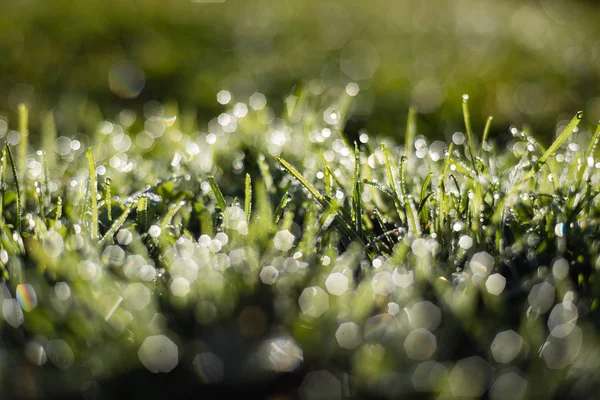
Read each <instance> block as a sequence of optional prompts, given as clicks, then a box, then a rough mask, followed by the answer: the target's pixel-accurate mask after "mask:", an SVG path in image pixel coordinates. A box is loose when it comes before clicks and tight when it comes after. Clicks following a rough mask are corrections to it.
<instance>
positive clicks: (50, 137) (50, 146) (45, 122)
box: [42, 111, 56, 171]
mask: <svg viewBox="0 0 600 400" xmlns="http://www.w3.org/2000/svg"><path fill="white" fill-rule="evenodd" d="M55 142H56V122H55V121H54V113H53V112H52V111H48V112H46V113H45V114H44V116H43V119H42V150H43V151H44V154H45V156H46V162H47V163H48V168H49V169H50V170H51V171H54V169H55V168H56V152H55V151H54V143H55Z"/></svg>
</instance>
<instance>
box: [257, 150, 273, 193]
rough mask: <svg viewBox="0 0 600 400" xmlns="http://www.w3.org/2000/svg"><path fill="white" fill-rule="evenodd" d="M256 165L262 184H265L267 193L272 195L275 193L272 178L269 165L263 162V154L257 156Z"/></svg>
mask: <svg viewBox="0 0 600 400" xmlns="http://www.w3.org/2000/svg"><path fill="white" fill-rule="evenodd" d="M256 163H257V164H258V169H259V171H260V175H261V176H262V178H263V182H264V183H265V187H266V188H267V192H268V193H273V192H274V191H275V187H274V186H273V176H272V175H271V171H270V170H269V165H268V164H267V162H266V161H265V156H264V154H259V155H258V158H257V159H256Z"/></svg>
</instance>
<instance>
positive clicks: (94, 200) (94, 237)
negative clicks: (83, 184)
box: [87, 147, 98, 241]
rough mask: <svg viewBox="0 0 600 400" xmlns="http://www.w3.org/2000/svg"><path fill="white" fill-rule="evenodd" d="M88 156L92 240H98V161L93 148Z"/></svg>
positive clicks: (89, 150) (88, 152)
mask: <svg viewBox="0 0 600 400" xmlns="http://www.w3.org/2000/svg"><path fill="white" fill-rule="evenodd" d="M87 158H88V161H89V166H90V185H91V194H90V196H91V203H92V204H91V207H92V230H91V236H92V240H93V241H96V240H98V184H97V182H96V161H95V160H94V155H93V154H92V148H91V147H90V148H89V149H88V151H87Z"/></svg>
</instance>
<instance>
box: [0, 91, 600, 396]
mask: <svg viewBox="0 0 600 400" xmlns="http://www.w3.org/2000/svg"><path fill="white" fill-rule="evenodd" d="M297 94H298V93H297ZM297 97H298V98H300V99H302V102H301V104H299V103H296V104H295V106H294V107H293V110H291V111H292V112H289V113H288V112H287V111H284V112H283V114H281V115H280V116H277V117H275V118H272V117H270V115H271V113H272V110H271V111H270V105H267V107H266V108H263V107H257V109H254V108H252V107H248V113H247V114H245V115H243V116H239V114H238V115H236V114H235V113H234V110H233V107H232V108H231V109H228V110H226V115H227V118H224V117H221V118H220V120H219V121H220V122H219V123H217V120H216V119H215V120H214V121H213V122H214V123H211V124H209V128H208V131H207V132H202V131H199V130H186V129H184V128H182V127H181V125H180V121H179V119H178V118H179V116H178V115H176V116H175V118H172V117H171V115H169V116H168V117H169V118H167V117H165V115H164V114H161V111H160V110H159V111H155V114H153V115H146V116H145V118H146V121H143V122H145V123H146V124H145V126H146V129H151V130H150V131H149V133H148V135H147V136H140V135H137V134H135V130H133V129H134V128H135V127H134V126H130V125H127V124H123V123H122V122H119V121H123V119H122V118H119V117H117V118H115V119H114V120H112V119H107V120H101V121H97V125H98V126H97V129H95V131H94V134H93V136H92V137H90V138H89V143H93V144H94V145H93V147H87V146H86V145H84V144H82V143H81V142H79V140H78V139H74V138H68V137H66V136H61V133H60V132H54V128H53V127H52V119H51V118H49V117H48V116H45V117H44V121H45V124H46V126H45V128H44V130H45V132H49V134H52V135H56V136H57V139H56V143H58V144H57V149H58V150H60V153H58V154H56V153H55V154H48V151H49V148H50V147H49V146H48V145H47V144H46V145H45V146H44V151H45V153H44V152H39V153H26V154H25V155H23V153H22V152H23V151H26V150H23V147H24V146H26V145H25V144H24V143H22V142H21V143H19V144H18V145H17V147H18V151H19V154H20V156H23V157H25V159H24V160H22V161H21V164H20V166H18V165H17V163H16V162H15V160H14V159H13V157H12V150H11V147H13V146H11V145H9V144H6V145H5V147H4V149H5V151H4V152H3V160H2V164H1V165H2V166H3V167H2V174H1V176H2V182H1V183H2V184H1V187H0V189H1V190H2V192H1V194H2V204H1V205H2V209H1V210H2V211H1V216H0V230H1V237H0V268H1V270H2V273H3V276H4V282H3V283H2V284H0V295H1V296H2V297H3V298H2V300H3V301H2V315H3V319H2V324H3V328H2V332H3V338H4V340H5V342H10V343H16V345H15V346H13V347H12V348H11V349H12V350H10V351H11V357H14V358H13V359H14V362H15V363H16V364H17V365H18V366H21V367H24V366H28V368H29V367H33V368H36V369H39V370H40V371H42V372H40V374H41V375H37V376H38V377H40V376H43V377H44V378H43V379H42V378H39V379H38V378H36V379H38V380H37V381H36V382H37V383H38V385H37V386H36V389H35V390H36V391H37V395H42V396H50V395H57V394H60V393H63V392H62V391H70V390H77V388H79V387H80V386H81V383H82V382H84V381H86V380H88V379H89V377H88V376H87V375H86V373H85V372H84V368H79V367H82V366H87V368H88V369H89V370H91V371H92V376H93V379H94V381H97V382H99V384H100V387H102V385H103V384H107V385H108V384H109V383H110V382H111V380H112V381H114V380H118V379H120V378H119V377H120V376H123V374H125V373H126V372H127V371H129V370H130V369H140V370H143V369H144V367H145V368H146V369H148V370H150V371H152V372H169V371H172V372H170V373H171V374H175V375H177V374H179V375H181V376H188V375H190V376H192V375H195V377H194V378H193V379H196V380H197V381H198V382H203V383H218V382H220V381H221V380H223V379H225V381H226V382H229V384H232V383H236V382H237V383H239V382H240V381H248V380H250V381H252V382H264V381H265V379H267V378H269V377H271V376H272V374H281V373H284V372H293V373H295V374H298V375H299V376H300V378H301V377H302V376H303V375H304V376H305V377H306V378H305V379H306V380H305V381H304V383H300V385H299V386H298V385H297V384H289V385H287V386H280V387H278V388H277V389H273V390H276V391H281V392H282V394H289V395H293V396H295V395H296V394H297V393H298V390H299V391H300V392H299V393H302V394H303V395H306V396H308V397H307V398H311V397H310V396H312V395H317V394H320V395H323V396H334V395H335V393H341V390H342V383H341V382H342V380H349V381H351V382H352V384H351V385H350V386H351V387H352V388H354V389H353V390H354V392H352V393H349V394H348V395H349V396H350V395H352V396H359V397H368V396H383V397H386V398H395V397H396V396H397V395H398V393H400V392H402V393H408V394H410V395H416V394H417V392H422V393H423V395H424V396H425V397H426V398H437V397H438V395H440V394H441V395H442V396H449V397H453V396H454V397H460V396H471V397H479V396H481V395H483V394H484V393H487V394H488V395H489V397H490V398H493V399H500V398H504V397H503V396H504V394H503V393H507V391H512V392H510V393H511V396H510V398H519V396H520V395H523V396H525V397H524V398H530V397H535V396H545V397H547V396H566V395H577V394H581V393H591V390H592V389H591V388H592V387H593V385H595V384H596V382H598V381H599V378H600V377H599V376H598V370H599V369H598V365H597V362H598V361H597V360H598V359H599V358H598V357H597V348H598V347H597V346H598V344H599V341H600V335H599V334H598V328H599V327H598V321H599V318H598V297H599V295H600V286H599V284H598V278H599V277H598V267H597V266H598V263H599V260H600V258H599V256H598V255H599V254H600V253H599V252H598V250H599V248H600V231H599V228H598V226H599V225H598V218H599V217H600V215H599V214H598V211H597V210H598V209H599V208H598V206H599V204H598V201H599V200H598V196H597V194H598V193H599V186H598V182H599V181H600V173H598V165H599V164H598V162H597V161H596V159H595V153H596V146H597V142H598V137H599V132H600V129H599V128H597V127H596V128H595V130H591V129H592V127H589V126H587V124H586V123H584V122H582V119H581V114H580V113H577V114H576V115H575V116H574V117H573V119H572V120H571V121H570V122H569V121H562V122H560V123H559V128H560V130H561V133H559V134H558V135H557V137H556V139H555V141H554V143H553V144H552V145H551V146H550V147H549V148H548V149H547V150H544V149H543V148H542V147H541V146H540V145H538V144H537V142H536V141H535V139H534V138H533V137H531V136H530V135H529V134H528V131H527V130H526V129H519V128H516V127H496V126H492V125H491V121H492V118H491V117H490V118H489V119H487V120H486V121H484V123H483V124H482V125H483V126H484V127H483V129H482V131H483V135H482V137H481V139H480V138H479V137H477V135H476V134H475V132H476V129H474V127H475V126H476V125H477V123H478V121H471V119H470V116H469V107H468V104H467V103H466V100H465V101H463V103H462V104H463V111H464V121H465V125H466V126H465V133H466V134H465V133H460V134H454V135H453V136H452V138H448V140H447V141H445V142H441V141H430V140H429V139H428V138H427V137H424V136H423V135H420V134H419V127H418V120H419V116H418V113H417V111H416V110H415V109H411V110H410V111H409V114H408V117H407V125H406V126H407V129H406V137H405V138H404V139H405V141H404V144H403V145H399V144H398V142H397V141H395V140H393V139H391V138H390V137H387V136H377V135H372V134H369V133H366V132H365V133H364V134H362V135H361V136H360V138H356V141H354V140H353V138H351V137H348V136H347V134H346V133H345V132H344V126H343V122H342V123H340V121H338V120H334V121H332V120H328V119H327V118H325V119H324V115H325V116H326V115H327V113H325V111H327V110H331V107H335V106H336V104H340V103H338V102H337V101H338V100H333V104H332V103H330V102H327V101H324V99H322V98H320V97H318V96H316V95H313V94H310V93H308V92H302V93H299V94H298V96H297ZM346 101H348V96H347V95H346V94H345V93H341V94H340V97H339V102H346ZM457 101H458V102H459V101H461V99H457ZM471 101H475V102H476V99H471ZM346 107H349V106H348V105H346ZM25 115H27V114H26V113H25ZM21 123H22V122H21ZM471 123H473V127H472V126H471ZM148 127H150V128H148ZM502 129H509V130H510V131H511V132H512V133H513V135H512V136H511V138H510V140H508V141H506V142H501V141H497V140H494V137H496V136H497V135H495V133H497V132H496V131H495V130H502ZM60 143H66V147H67V148H68V150H65V151H63V150H62V149H61V148H60ZM583 149H585V151H584V150H583ZM86 155H87V157H86ZM55 158H56V161H55V163H54V162H53V163H52V164H51V163H50V162H49V161H48V160H50V159H55ZM86 158H87V161H86ZM9 165H10V168H11V169H12V172H13V173H12V174H8V173H6V169H7V167H8V166H9ZM49 165H56V167H55V168H49ZM17 169H20V170H17ZM20 177H24V178H23V181H21V180H20ZM109 177H110V178H109ZM25 194H27V196H25ZM42 194H43V196H42ZM22 199H23V200H22ZM157 346H158V347H157ZM236 346H237V347H236ZM274 348H280V349H281V351H279V352H276V351H275V350H273V349H274ZM159 349H160V351H159ZM231 349H236V350H231ZM173 360H175V361H173ZM221 362H223V363H224V364H221ZM223 365H224V367H223ZM99 366H101V367H99ZM223 368H224V369H223ZM15 371H19V369H18V368H17V369H15ZM326 371H329V372H326ZM432 371H433V372H432ZM566 371H567V372H566ZM476 372H477V373H476ZM5 374H6V375H7V376H12V375H11V374H15V375H16V372H11V371H8V370H6V371H5ZM186 374H187V375H186ZM332 374H333V375H332ZM278 376H281V375H278ZM46 377H48V378H49V379H46ZM300 378H299V379H298V382H302V380H301V379H300ZM7 379H8V378H7ZM11 379H12V378H11ZM15 379H17V378H16V377H15ZM311 379H312V380H315V381H316V382H319V384H318V385H316V386H311V384H310V382H311ZM138 383H139V382H138ZM576 383H577V384H576ZM4 390H5V392H6V394H7V395H8V394H11V393H12V392H11V390H14V389H12V388H11V387H10V386H7V387H5V389H4ZM148 390H150V389H148ZM344 390H346V389H344ZM313 391H317V392H318V393H314V392H313ZM320 391H322V392H320ZM588 391H590V392H588ZM307 392H308V394H306V393H307ZM332 393H333V395H332ZM334 397H335V396H334ZM338 397H339V396H338Z"/></svg>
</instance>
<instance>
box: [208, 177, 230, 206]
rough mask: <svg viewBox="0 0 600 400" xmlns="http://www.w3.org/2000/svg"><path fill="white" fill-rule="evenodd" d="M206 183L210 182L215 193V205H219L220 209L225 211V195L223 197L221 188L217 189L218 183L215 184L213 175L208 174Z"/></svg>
mask: <svg viewBox="0 0 600 400" xmlns="http://www.w3.org/2000/svg"><path fill="white" fill-rule="evenodd" d="M208 183H209V184H210V187H211V189H212V191H213V193H214V195H215V200H216V201H217V205H218V206H219V208H220V209H221V211H225V209H226V208H227V203H226V202H225V197H223V192H221V189H219V185H217V181H215V177H214V176H209V177H208Z"/></svg>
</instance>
